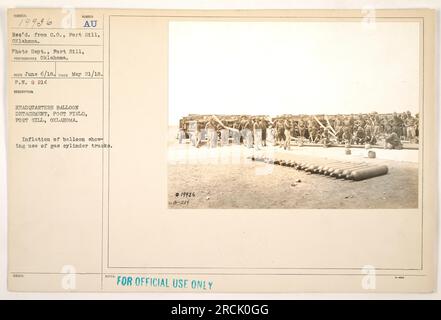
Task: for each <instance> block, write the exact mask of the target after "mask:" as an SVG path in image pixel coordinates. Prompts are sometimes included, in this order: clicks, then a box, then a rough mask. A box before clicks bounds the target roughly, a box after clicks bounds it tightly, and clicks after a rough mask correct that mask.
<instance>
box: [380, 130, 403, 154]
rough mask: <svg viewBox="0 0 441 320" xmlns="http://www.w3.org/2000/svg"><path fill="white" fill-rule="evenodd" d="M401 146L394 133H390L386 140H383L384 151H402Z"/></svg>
mask: <svg viewBox="0 0 441 320" xmlns="http://www.w3.org/2000/svg"><path fill="white" fill-rule="evenodd" d="M402 147H403V145H402V144H401V141H400V138H399V137H398V134H397V133H396V132H392V133H390V134H388V135H386V139H385V140H384V149H398V150H400V149H402Z"/></svg>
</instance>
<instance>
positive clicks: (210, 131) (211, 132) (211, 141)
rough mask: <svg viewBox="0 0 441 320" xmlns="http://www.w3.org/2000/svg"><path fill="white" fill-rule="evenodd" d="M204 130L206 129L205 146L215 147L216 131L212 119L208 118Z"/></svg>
mask: <svg viewBox="0 0 441 320" xmlns="http://www.w3.org/2000/svg"><path fill="white" fill-rule="evenodd" d="M205 130H207V135H208V141H207V147H208V148H216V146H217V132H216V124H215V122H214V120H213V119H210V120H208V122H207V124H206V125H205Z"/></svg>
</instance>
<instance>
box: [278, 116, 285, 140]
mask: <svg viewBox="0 0 441 320" xmlns="http://www.w3.org/2000/svg"><path fill="white" fill-rule="evenodd" d="M284 130H285V128H284V126H283V123H282V119H279V120H278V121H277V127H276V132H277V145H279V146H280V147H283V142H284V141H285V133H284Z"/></svg>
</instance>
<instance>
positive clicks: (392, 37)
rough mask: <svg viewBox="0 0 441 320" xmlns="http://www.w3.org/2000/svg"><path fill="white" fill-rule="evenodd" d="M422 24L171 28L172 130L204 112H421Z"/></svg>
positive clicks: (185, 24) (197, 24) (179, 24)
mask: <svg viewBox="0 0 441 320" xmlns="http://www.w3.org/2000/svg"><path fill="white" fill-rule="evenodd" d="M419 92H420V88H419V24H418V23H417V22H378V21H377V22H376V23H375V25H370V26H366V25H365V24H363V23H360V22H332V21H327V22H306V21H303V22H300V21H297V22H296V21H289V22H288V21H286V22H274V21H271V22H269V21H267V22H260V21H259V22H231V21H228V22H227V21H223V22H222V21H174V22H170V24H169V124H176V123H178V120H179V118H181V117H182V116H185V115H187V114H189V113H197V114H268V115H278V114H338V113H360V112H371V111H377V112H379V113H389V112H394V111H396V112H402V111H407V110H409V111H411V112H412V114H414V113H416V112H418V108H419Z"/></svg>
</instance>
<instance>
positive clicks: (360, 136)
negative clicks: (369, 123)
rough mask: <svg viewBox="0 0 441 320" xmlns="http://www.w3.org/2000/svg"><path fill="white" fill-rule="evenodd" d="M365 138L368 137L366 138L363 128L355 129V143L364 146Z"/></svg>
mask: <svg viewBox="0 0 441 320" xmlns="http://www.w3.org/2000/svg"><path fill="white" fill-rule="evenodd" d="M365 138H366V136H365V133H364V130H363V128H362V127H361V126H357V127H356V128H355V132H354V142H355V143H356V144H364V142H365Z"/></svg>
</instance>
